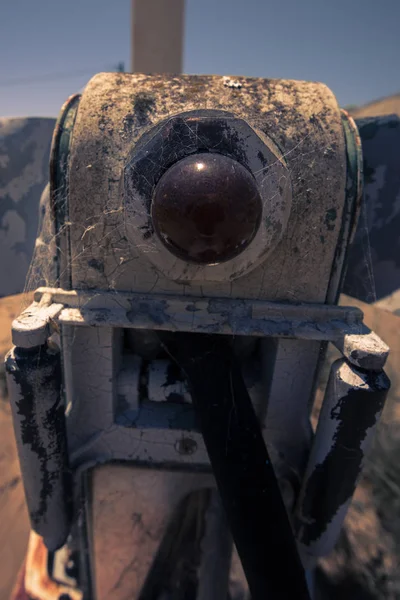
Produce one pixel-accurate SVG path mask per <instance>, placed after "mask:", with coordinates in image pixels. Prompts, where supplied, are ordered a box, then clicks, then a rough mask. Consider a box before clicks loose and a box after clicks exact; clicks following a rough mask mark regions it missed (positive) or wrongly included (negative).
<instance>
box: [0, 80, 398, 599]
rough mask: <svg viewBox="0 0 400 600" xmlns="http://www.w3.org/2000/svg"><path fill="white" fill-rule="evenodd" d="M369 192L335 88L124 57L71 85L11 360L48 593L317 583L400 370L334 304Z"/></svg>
mask: <svg viewBox="0 0 400 600" xmlns="http://www.w3.org/2000/svg"><path fill="white" fill-rule="evenodd" d="M361 196H362V149H361V142H360V138H359V135H358V132H357V128H356V125H355V123H354V121H353V120H352V119H351V117H350V116H349V115H348V114H347V113H346V112H345V111H342V110H340V108H339V107H338V105H337V102H336V99H335V97H334V96H333V94H332V93H331V92H330V90H329V89H328V88H326V87H325V86H324V85H322V84H317V83H307V82H295V81H284V80H267V79H250V78H244V77H240V78H237V79H235V80H233V79H231V78H227V77H219V76H176V77H172V76H145V75H137V74H134V75H131V74H122V73H107V74H99V75H97V76H95V77H94V78H93V79H92V80H91V81H90V82H89V84H88V85H87V87H86V88H85V90H84V92H83V94H82V95H81V96H73V97H72V98H70V99H69V100H68V101H67V103H66V104H65V105H64V107H63V109H62V111H61V115H60V117H59V120H58V123H57V126H56V130H55V132H54V137H53V147H52V158H51V179H50V187H49V188H48V189H47V191H46V193H45V195H44V201H43V210H44V213H45V214H44V220H43V228H42V234H41V237H40V239H39V240H38V244H37V257H39V259H40V261H41V262H42V267H43V269H42V272H43V281H42V283H44V285H42V287H39V288H38V289H37V291H36V292H35V301H34V303H33V304H32V305H31V306H29V308H28V309H27V310H26V311H24V312H23V313H22V314H21V316H20V317H19V318H18V319H16V321H14V323H13V343H14V344H15V347H14V348H13V349H12V350H11V352H10V353H9V354H8V356H7V359H6V369H7V382H8V387H9V392H10V397H11V404H12V409H13V419H14V428H15V435H16V439H17V444H18V450H19V457H20V463H21V469H22V474H23V479H24V486H25V494H26V500H27V504H28V509H29V513H30V518H31V523H32V529H33V533H32V536H31V542H30V550H29V551H28V556H27V565H26V570H25V588H26V592H27V594H28V595H29V594H31V596H32V597H35V598H36V597H37V598H40V599H42V598H43V599H45V598H46V599H47V598H50V597H51V598H53V597H54V598H61V597H63V598H64V597H70V598H72V599H75V598H76V599H78V598H85V599H92V598H93V600H94V599H96V600H103V599H106V598H107V599H109V598H113V599H115V600H119V599H122V598H126V597H130V598H138V599H141V600H145V599H150V598H151V599H154V600H156V599H159V598H160V599H161V598H165V599H166V598H171V599H175V598H176V599H178V598H182V599H183V598H188V597H190V598H193V599H194V598H196V600H203V599H206V598H207V599H208V600H213V599H214V598H215V599H217V600H219V599H221V598H227V597H229V598H231V599H232V600H236V598H239V597H240V598H242V597H245V596H243V593H245V592H243V589H244V588H245V587H246V579H247V585H248V586H249V588H250V592H251V595H252V598H253V599H254V600H257V599H258V598H266V597H268V598H271V599H272V598H273V599H278V598H282V599H283V598H292V597H293V598H294V597H296V598H307V597H310V595H311V596H312V594H313V589H312V584H311V583H310V581H311V574H312V570H313V568H314V566H315V564H316V561H317V559H318V558H319V557H320V556H323V555H324V554H326V553H328V552H329V551H330V549H331V548H332V547H333V545H334V543H335V541H336V538H337V536H338V534H339V531H340V528H341V525H342V523H343V520H344V516H345V513H346V510H347V507H348V505H349V502H350V500H351V497H352V494H353V491H354V489H355V485H356V482H357V479H358V476H359V474H360V471H361V469H362V465H363V457H364V454H365V452H366V449H367V447H368V444H369V442H370V439H371V436H372V434H373V432H374V428H375V425H376V422H377V420H378V418H379V415H380V412H381V410H382V408H383V404H384V401H385V396H386V393H387V390H388V388H389V381H388V379H387V377H386V375H385V373H384V371H383V367H384V364H385V360H386V358H387V354H388V348H387V346H386V345H385V344H384V343H383V342H382V341H381V340H380V339H379V338H378V337H377V336H376V335H375V334H374V333H373V332H371V331H370V330H369V329H368V328H367V327H366V326H365V325H364V324H363V314H362V312H361V311H360V310H358V309H356V308H352V307H342V306H340V307H339V306H337V301H338V297H339V293H340V289H341V285H342V282H343V277H344V273H345V264H346V253H347V248H348V245H349V243H350V241H351V239H352V236H353V233H354V231H355V226H356V223H357V218H358V211H359V208H360V201H361ZM328 342H332V343H333V344H334V345H335V346H336V347H337V348H338V349H339V350H340V351H341V353H342V358H341V359H340V360H338V361H336V362H335V363H334V364H333V365H332V367H331V373H330V378H329V382H328V385H327V389H326V392H325V398H324V402H323V406H322V410H321V414H320V418H319V422H318V426H317V429H316V431H315V432H313V430H312V427H311V424H310V412H311V409H312V406H313V402H314V391H315V383H316V378H317V376H318V372H319V368H320V365H321V360H322V358H323V356H324V351H325V348H326V345H327V343H328ZM231 535H232V537H233V543H232V539H231ZM188 540H189V541H188ZM190 540H191V541H190ZM40 548H41V552H39V549H40ZM232 548H233V549H232ZM35 553H36V554H35ZM38 554H40V556H41V557H42V559H41V560H42V562H41V563H40V564H41V565H42V568H43V569H44V570H45V571H46V576H45V577H42V578H38V577H36V578H35V576H34V568H33V560H34V559H33V557H34V556H35V555H36V556H37V555H38ZM238 556H239V558H240V562H241V565H242V567H243V570H244V573H245V576H246V579H243V578H242V579H241V580H240V581H242V583H243V582H244V583H243V586H244V588H243V586H242V588H243V589H242V588H240V586H241V585H242V583H240V582H239V579H240V578H239V579H238V578H237V577H236V574H237V571H238V568H239V567H238V564H240V563H239V560H238ZM235 565H236V566H235ZM280 567H281V569H280ZM281 570H283V571H284V573H283V574H282V572H281ZM285 573H286V576H285ZM306 578H307V580H308V583H309V585H308V586H307V584H306ZM235 585H236V587H235ZM238 586H239V587H238ZM184 588H185V589H186V590H189V592H187V593H188V594H189V595H186V596H184ZM239 588H240V589H241V590H242V591H241V592H240V593H242V592H243V593H242V595H240V594H239V592H238V589H239ZM49 589H51V590H52V592H51V593H52V594H53V595H46V594H50V592H49V591H48V590H49ZM46 590H47V591H46ZM228 590H229V591H228ZM235 590H236V592H235ZM228 593H229V595H228ZM163 594H164V595H163ZM235 594H236V596H235Z"/></svg>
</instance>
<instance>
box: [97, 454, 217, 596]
mask: <svg viewBox="0 0 400 600" xmlns="http://www.w3.org/2000/svg"><path fill="white" fill-rule="evenodd" d="M213 486H214V482H213V477H212V476H211V475H201V474H198V473H180V472H176V471H163V470H154V469H153V470H148V469H138V468H132V467H128V466H107V465H105V466H102V467H97V468H96V469H94V471H93V475H92V494H93V495H94V496H95V497H96V502H95V503H93V504H92V508H91V511H90V529H91V531H92V532H95V533H96V534H97V535H93V537H92V544H91V550H92V555H91V556H92V568H93V571H94V580H95V593H96V599H97V600H109V598H113V599H114V600H125V599H126V598H138V597H139V593H140V590H141V589H142V586H143V584H144V582H145V579H146V577H147V574H148V572H149V570H150V567H151V565H152V563H153V561H154V558H155V555H156V553H157V551H158V548H159V545H160V543H161V542H162V540H163V537H164V535H165V533H166V530H167V526H168V524H169V522H170V520H171V517H172V516H173V513H174V512H175V510H176V509H177V508H178V507H179V504H180V503H181V502H182V501H183V500H184V499H185V497H187V495H188V494H189V493H190V492H192V491H196V490H199V489H201V488H210V487H213ZM111 515H112V518H110V517H111ZM100 532H101V533H100ZM177 541H179V540H177ZM110 548H112V560H110Z"/></svg>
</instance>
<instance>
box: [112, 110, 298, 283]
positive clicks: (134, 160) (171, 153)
mask: <svg viewBox="0 0 400 600" xmlns="http://www.w3.org/2000/svg"><path fill="white" fill-rule="evenodd" d="M199 147H200V148H202V149H204V148H206V149H207V150H208V152H211V153H216V152H218V153H219V154H223V155H224V156H228V157H230V158H232V159H234V160H235V161H236V162H237V163H239V165H240V164H241V165H245V166H246V167H247V168H248V170H249V171H250V173H252V174H253V175H254V178H255V181H256V184H257V189H258V192H259V194H260V196H261V202H262V214H261V223H260V226H259V228H258V231H257V232H256V234H255V237H254V239H253V240H252V242H251V244H250V245H249V246H248V247H246V248H245V249H243V251H242V252H240V253H239V254H238V256H235V257H234V258H233V259H231V260H229V261H224V262H222V263H221V264H212V265H209V264H208V265H207V264H205V265H202V266H199V265H198V264H189V261H186V260H184V259H183V258H182V259H181V258H177V257H176V256H175V255H174V254H172V253H170V252H166V249H165V246H164V244H163V242H162V240H161V239H160V237H159V235H158V234H157V232H156V231H155V226H154V223H153V215H152V211H151V203H152V199H153V196H154V192H155V188H156V185H157V182H158V181H159V179H160V177H161V176H162V175H163V174H164V173H165V172H166V171H167V169H168V168H169V167H170V166H171V164H174V163H176V162H178V161H180V160H182V159H184V158H185V157H188V156H190V155H193V154H194V153H198V152H199ZM244 149H246V150H244ZM198 156H199V160H200V159H201V157H202V156H204V154H198ZM200 164H201V163H200ZM266 170H267V176H266ZM246 173H247V171H246ZM123 186H124V198H123V207H124V213H125V230H126V235H127V236H128V240H129V241H130V243H131V245H132V246H133V247H134V248H141V247H143V246H144V245H145V248H146V249H147V252H146V256H147V258H148V259H149V260H150V261H151V262H152V263H153V264H154V265H155V266H156V267H157V269H158V271H160V272H161V273H162V274H163V275H164V277H165V278H166V279H172V280H174V281H178V282H180V283H182V282H184V281H186V282H188V283H190V284H193V282H197V283H199V284H201V283H202V282H223V283H226V282H228V281H233V280H235V279H238V278H239V277H242V276H243V275H245V274H246V273H248V272H250V271H251V270H253V269H255V268H256V267H257V266H258V265H259V264H260V263H261V262H262V261H265V259H266V258H267V256H268V255H269V254H270V253H271V252H272V251H273V250H274V249H275V247H276V245H277V244H278V242H279V240H280V239H281V238H282V236H283V235H284V234H285V230H286V226H287V222H288V219H289V216H290V211H291V206H292V184H291V179H290V172H289V171H288V167H287V165H286V163H285V160H284V158H283V156H282V154H281V152H280V151H279V149H278V147H277V146H276V145H275V144H274V143H273V141H271V139H270V138H267V137H266V136H265V135H264V136H262V137H261V134H260V135H258V134H257V133H256V132H255V131H254V129H252V128H251V127H250V126H249V125H248V124H247V123H246V122H245V121H244V120H243V119H238V118H237V117H235V115H233V114H232V113H228V112H222V111H220V110H219V111H215V110H195V111H191V112H185V113H181V114H179V115H176V116H171V117H169V118H168V119H166V120H165V121H163V122H162V123H161V124H160V125H158V126H157V127H156V128H155V130H154V129H150V130H149V131H148V132H147V135H146V134H145V135H144V136H142V137H141V138H140V141H139V143H138V145H137V146H134V148H133V150H132V156H131V157H129V158H128V162H127V165H126V166H125V168H124V174H123ZM225 186H226V182H225ZM247 208H248V207H247V206H246V207H244V208H243V209H242V210H243V212H244V213H245V212H246V209H247ZM175 212H176V209H175ZM243 218H244V217H243Z"/></svg>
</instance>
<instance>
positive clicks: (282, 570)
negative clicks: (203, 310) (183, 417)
mask: <svg viewBox="0 0 400 600" xmlns="http://www.w3.org/2000/svg"><path fill="white" fill-rule="evenodd" d="M165 348H166V350H167V352H168V353H169V354H170V355H171V357H172V358H173V359H174V360H175V361H176V362H177V363H178V364H179V366H180V367H181V368H182V369H183V371H184V372H185V374H186V377H187V380H188V384H189V386H190V391H191V395H192V401H193V404H194V407H195V410H196V414H197V417H198V420H199V425H200V428H201V431H202V434H203V437H204V442H205V444H206V447H207V451H208V454H209V457H210V461H211V466H212V468H213V471H214V475H215V478H216V482H217V486H218V489H219V492H220V495H221V499H222V504H223V506H224V509H225V511H226V514H227V518H228V521H229V524H230V527H231V530H232V535H233V538H234V541H235V544H236V548H237V550H238V553H239V556H240V559H241V561H242V565H243V569H244V572H245V574H246V578H247V582H248V584H249V588H250V592H251V596H252V600H289V599H291V598H293V599H296V600H303V599H304V600H309V599H310V596H309V592H308V587H307V582H306V578H305V573H304V569H303V566H302V564H301V561H300V557H299V554H298V551H297V546H296V542H295V539H294V536H293V532H292V528H291V524H290V521H289V517H288V514H287V511H286V508H285V505H284V503H283V500H282V496H281V493H280V490H279V487H278V482H277V479H276V476H275V473H274V469H273V466H272V464H271V461H270V458H269V455H268V451H267V449H266V446H265V443H264V439H263V437H262V434H261V430H260V425H259V423H258V420H257V417H256V414H255V412H254V409H253V405H252V403H251V399H250V397H249V394H248V391H247V389H246V386H245V384H244V381H243V378H242V374H241V369H240V365H239V364H238V363H237V361H236V359H235V357H234V355H233V351H232V339H231V338H227V337H226V336H222V335H205V334H176V335H174V336H171V339H170V340H168V341H166V343H165Z"/></svg>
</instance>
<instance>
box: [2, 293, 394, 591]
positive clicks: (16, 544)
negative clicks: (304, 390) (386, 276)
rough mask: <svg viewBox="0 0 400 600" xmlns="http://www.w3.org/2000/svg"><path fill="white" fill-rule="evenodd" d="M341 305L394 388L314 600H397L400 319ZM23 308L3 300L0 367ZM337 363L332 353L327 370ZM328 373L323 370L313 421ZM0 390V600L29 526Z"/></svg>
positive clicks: (19, 560) (378, 309)
mask: <svg viewBox="0 0 400 600" xmlns="http://www.w3.org/2000/svg"><path fill="white" fill-rule="evenodd" d="M394 302H395V301H394V300H393V299H392V300H388V301H387V303H386V306H387V307H389V308H390V310H394V311H395V312H397V310H396V307H397V309H398V308H400V305H399V306H397V304H396V305H394ZM341 303H342V304H348V305H357V306H359V307H360V308H362V310H363V311H364V314H365V322H366V323H367V325H368V326H369V327H370V328H371V329H373V330H374V331H376V332H377V333H378V334H379V335H380V336H381V337H382V338H383V339H384V341H385V342H386V343H387V344H388V345H389V346H390V348H391V353H390V358H389V360H388V363H387V369H386V370H387V373H388V375H389V377H390V378H391V381H392V388H391V391H390V394H389V398H388V401H387V403H386V407H385V410H384V414H383V417H382V420H381V423H380V427H379V432H378V435H377V436H376V439H375V444H374V448H373V450H372V452H371V453H370V455H369V457H368V461H367V465H366V468H365V472H364V475H363V478H362V480H361V482H360V484H359V486H358V488H357V490H356V493H355V496H354V499H353V503H352V505H351V508H350V510H349V513H348V516H347V519H346V523H345V527H344V529H343V532H342V535H341V538H340V540H339V542H338V544H337V546H336V548H335V550H334V552H333V553H332V554H331V555H330V556H329V557H327V558H325V559H324V560H322V561H321V564H320V569H319V573H318V584H319V589H320V592H319V600H322V599H323V600H330V599H332V600H333V599H334V598H335V599H336V598H340V599H341V600H347V599H348V600H350V599H351V600H357V599H363V600H372V599H382V600H383V599H385V600H394V599H396V598H400V519H399V517H398V516H399V514H400V460H399V458H400V317H399V316H396V314H393V313H392V312H388V311H387V310H384V308H385V302H380V307H376V306H369V305H365V304H362V303H360V302H357V301H355V300H354V299H352V298H348V297H345V296H342V299H341ZM26 304H27V299H26V298H22V297H21V296H14V297H8V298H3V299H0V364H1V365H2V364H3V359H4V355H5V353H6V352H7V351H8V349H9V348H10V347H11V338H10V333H9V331H10V325H11V321H12V319H13V318H14V317H15V316H16V315H17V314H18V313H19V312H20V310H21V307H22V306H26ZM382 306H383V308H382ZM335 358H336V352H335V351H334V350H332V349H330V351H329V353H328V358H327V361H328V363H329V361H332V360H334V359H335ZM327 374H328V368H325V369H324V371H323V376H322V378H321V382H320V388H319V391H318V394H317V401H316V409H315V416H316V415H317V413H318V405H319V403H320V401H321V397H322V393H323V392H322V390H323V387H324V385H325V383H326V378H327ZM0 386H1V388H0V390H1V391H2V393H1V400H0V439H1V445H0V515H1V518H0V600H8V598H9V594H10V591H11V588H12V586H13V584H14V582H15V579H16V577H17V572H18V570H19V568H20V566H21V563H22V561H23V558H24V555H25V550H26V545H27V540H28V533H29V524H28V516H27V512H26V508H25V501H24V494H23V489H22V482H21V477H20V473H19V468H18V459H17V455H16V448H15V443H14V437H13V430H12V422H11V414H10V408H9V405H8V402H7V400H6V397H5V395H4V391H5V388H4V368H3V367H2V366H1V367H0Z"/></svg>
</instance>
